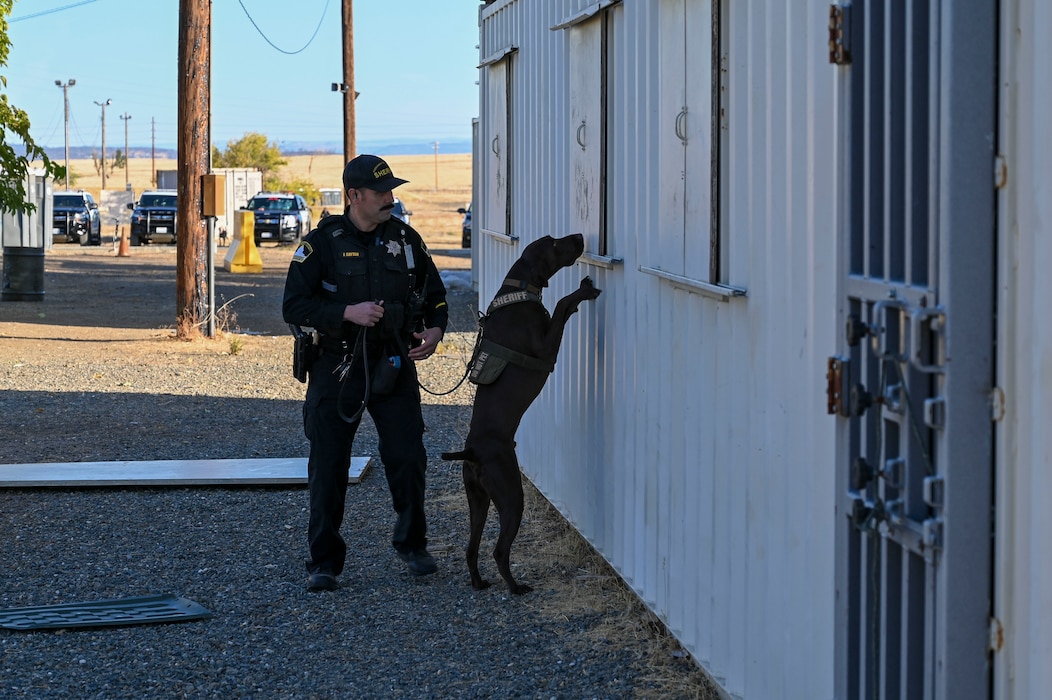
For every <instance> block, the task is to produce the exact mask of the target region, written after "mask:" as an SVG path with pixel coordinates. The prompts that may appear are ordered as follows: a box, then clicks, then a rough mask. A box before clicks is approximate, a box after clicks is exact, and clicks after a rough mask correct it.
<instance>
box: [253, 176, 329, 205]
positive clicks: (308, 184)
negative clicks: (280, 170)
mask: <svg viewBox="0 0 1052 700" xmlns="http://www.w3.org/2000/svg"><path fill="white" fill-rule="evenodd" d="M263 189H265V190H270V191H271V192H295V193H296V194H298V195H299V196H301V197H303V198H304V199H305V200H307V204H310V205H312V206H313V205H315V204H317V203H318V201H319V200H320V199H321V192H320V191H319V190H318V187H317V186H316V185H315V184H314V183H313V182H312V181H311V180H307V179H305V178H302V177H294V178H292V179H291V180H282V179H280V178H278V177H276V176H270V177H267V178H264V180H263Z"/></svg>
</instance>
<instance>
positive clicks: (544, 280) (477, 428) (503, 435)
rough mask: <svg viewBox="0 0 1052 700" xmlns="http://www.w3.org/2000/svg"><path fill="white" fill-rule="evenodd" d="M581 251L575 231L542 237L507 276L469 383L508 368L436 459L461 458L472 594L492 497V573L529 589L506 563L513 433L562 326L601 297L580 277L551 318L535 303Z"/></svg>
mask: <svg viewBox="0 0 1052 700" xmlns="http://www.w3.org/2000/svg"><path fill="white" fill-rule="evenodd" d="M583 252H584V236H582V235H581V234H574V235H571V236H566V237H565V238H552V237H551V236H545V237H544V238H541V239H538V240H536V241H534V242H533V243H531V244H529V245H528V246H526V247H525V248H524V249H523V251H522V255H521V256H520V257H519V259H518V260H517V261H515V263H514V264H513V265H512V266H511V270H509V271H508V276H507V277H506V278H505V280H504V284H503V286H501V288H500V289H499V290H498V291H497V295H496V296H495V297H494V299H493V302H492V303H491V304H490V307H489V311H488V312H487V315H486V317H485V319H484V322H483V331H482V340H483V343H482V345H481V346H480V348H479V352H478V353H477V358H476V362H475V363H474V365H473V368H472V374H471V378H472V381H476V382H478V381H480V380H482V381H485V378H484V377H480V376H479V375H480V374H483V375H484V374H486V373H487V370H482V371H481V372H480V367H483V366H490V367H492V365H493V364H502V363H503V362H506V363H507V364H506V366H504V368H503V370H502V371H501V372H500V374H499V376H498V377H497V378H496V379H495V380H492V381H491V383H479V384H478V387H477V388H476V391H475V403H474V407H473V410H472V413H471V425H470V427H469V429H468V437H467V440H466V441H465V444H464V450H463V451H462V452H447V453H444V454H443V455H442V459H460V460H464V489H465V491H466V492H467V497H468V506H469V509H470V513H471V534H470V537H469V539H468V548H467V562H468V571H469V573H470V574H471V587H472V588H474V589H475V590H481V589H483V588H487V587H489V585H490V583H489V581H486V580H485V579H483V578H482V577H481V576H480V575H479V569H478V555H479V544H480V542H481V541H482V530H483V528H484V527H485V524H486V517H487V515H488V514H489V504H490V501H491V500H492V502H493V505H494V507H496V509H497V514H498V516H499V518H500V534H499V536H498V537H497V544H496V546H495V547H494V549H493V558H494V559H495V560H496V562H497V569H498V570H499V571H500V574H501V576H503V577H504V580H505V581H507V583H508V588H509V589H510V590H511V592H512V593H515V594H522V593H528V592H529V591H530V590H531V588H530V587H529V586H527V585H524V584H521V583H517V582H516V581H515V579H514V577H513V576H512V575H511V565H510V563H509V557H510V554H511V543H512V541H513V540H514V539H515V536H516V535H517V534H518V532H519V525H520V523H521V522H522V509H523V493H522V477H521V474H520V471H519V462H518V459H517V458H516V456H515V432H516V431H517V430H518V428H519V422H520V421H521V420H522V416H523V414H524V413H526V409H527V408H529V407H530V404H531V403H533V400H534V399H536V398H537V395H538V394H540V393H541V389H542V388H544V383H545V382H546V381H548V374H549V373H550V372H551V371H552V370H553V369H554V367H555V360H556V357H558V355H559V346H560V344H561V343H562V338H563V329H564V327H565V326H566V321H567V320H568V319H569V318H570V316H572V315H573V314H574V313H576V312H577V307H578V306H579V305H580V303H581V302H582V301H589V300H593V299H595V298H596V297H598V296H599V294H600V290H598V289H596V288H595V287H594V286H593V285H592V280H591V279H590V278H588V277H585V278H584V279H583V280H581V286H580V287H579V288H578V289H577V290H575V291H574V292H572V293H571V294H569V295H567V296H565V297H563V298H562V299H560V300H559V302H558V303H557V304H556V305H555V312H554V313H553V314H552V315H551V316H549V315H548V310H547V309H546V308H545V307H544V304H542V303H541V299H540V293H541V290H542V289H543V288H544V287H547V286H548V280H549V279H551V277H552V276H553V275H554V274H555V273H556V272H558V271H559V270H561V269H562V268H564V267H568V266H570V265H572V264H573V262H574V261H575V260H577V258H578V257H580V255H581V253H583ZM519 302H522V303H519ZM480 360H481V362H480Z"/></svg>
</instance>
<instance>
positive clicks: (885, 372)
mask: <svg viewBox="0 0 1052 700" xmlns="http://www.w3.org/2000/svg"><path fill="white" fill-rule="evenodd" d="M830 19H831V21H830V60H831V61H832V62H834V63H837V64H838V65H839V66H840V68H839V71H840V80H841V86H842V88H843V89H842V91H841V94H842V98H841V105H840V106H841V113H842V117H843V118H842V121H841V127H842V129H841V134H842V139H841V143H842V144H843V151H842V153H843V156H842V158H841V159H840V163H841V169H842V177H841V178H840V181H841V183H842V186H843V190H842V192H841V193H840V197H839V201H840V202H841V203H842V207H843V208H842V211H843V214H842V216H841V224H840V236H839V237H840V244H839V260H840V269H841V276H840V280H841V285H840V286H841V290H842V296H841V299H842V300H843V301H842V303H841V304H840V308H839V314H840V317H841V318H842V320H843V328H844V335H843V337H842V339H841V345H840V354H839V355H837V356H834V357H832V358H830V360H829V411H830V413H834V414H836V415H838V416H839V426H838V428H839V430H838V436H839V439H838V455H839V463H838V476H837V481H838V494H839V495H838V502H837V518H836V528H837V536H836V540H837V622H838V625H837V655H838V658H837V678H836V690H837V697H838V698H840V699H841V700H854V699H856V698H860V699H865V700H883V699H888V700H892V699H898V698H902V699H910V700H912V699H918V700H928V699H935V698H939V699H944V700H966V699H968V698H989V697H990V687H991V679H990V673H991V671H990V665H989V663H988V657H987V647H988V629H989V623H988V619H989V616H990V612H991V590H992V585H993V582H992V572H991V569H990V562H991V550H992V546H993V541H992V536H993V532H992V522H993V520H992V504H993V499H992V493H991V484H992V470H993V449H992V439H993V431H992V426H991V408H990V394H991V390H992V381H993V352H994V342H993V327H994V320H993V290H994V270H995V268H994V253H995V229H994V226H995V217H994V182H993V172H994V157H995V144H994V141H993V139H994V134H995V132H994V124H995V121H994V116H995V99H996V74H995V57H996V21H995V20H996V3H991V2H985V1H983V0H954V1H953V2H951V1H950V0H917V1H912V2H906V1H904V0H862V1H857V0H856V1H855V2H852V3H850V6H845V7H839V6H834V7H833V8H832V9H831V16H830Z"/></svg>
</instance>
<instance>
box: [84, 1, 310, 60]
mask: <svg viewBox="0 0 1052 700" xmlns="http://www.w3.org/2000/svg"><path fill="white" fill-rule="evenodd" d="M88 1H89V2H94V0H88ZM237 2H238V4H239V5H241V9H242V10H244V11H245V17H248V21H249V22H251V23H252V26H253V27H255V28H256V31H257V32H258V33H259V35H260V36H261V37H263V41H265V42H267V43H268V44H270V45H271V47H273V48H274V49H275V50H276V51H280V52H281V53H283V54H287V55H289V56H293V55H295V54H298V53H302V52H303V51H306V50H307V47H308V46H310V45H311V44H313V43H314V38H315V37H316V36H318V32H319V31H320V30H321V24H322V21H323V20H324V19H325V12H326V11H327V10H328V9H329V0H325V7H323V8H322V10H321V17H319V18H318V26H317V27H315V28H314V33H313V34H311V35H310V39H307V43H306V44H304V45H303V46H302V48H299V49H296V50H295V51H286V50H285V49H283V48H281V47H280V46H278V45H277V44H275V43H274V42H273V41H271V40H270V39H269V38H268V37H267V35H266V34H264V33H263V30H262V29H260V28H259V25H258V24H256V20H254V19H252V15H250V14H249V13H248V8H247V7H245V3H244V2H242V1H241V0H237Z"/></svg>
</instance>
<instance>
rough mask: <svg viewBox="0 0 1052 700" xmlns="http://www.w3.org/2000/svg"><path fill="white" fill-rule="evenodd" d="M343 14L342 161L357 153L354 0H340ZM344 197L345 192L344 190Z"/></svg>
mask: <svg viewBox="0 0 1052 700" xmlns="http://www.w3.org/2000/svg"><path fill="white" fill-rule="evenodd" d="M342 14H343V162H344V163H346V162H347V161H349V160H351V159H352V158H354V157H355V155H357V152H358V144H357V143H355V138H354V130H355V126H354V100H355V98H356V97H358V93H357V92H355V91H354V0H342ZM343 196H344V197H346V196H347V193H346V192H344V193H343Z"/></svg>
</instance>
